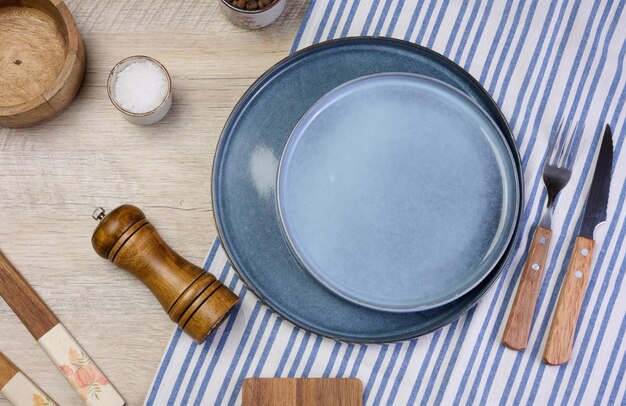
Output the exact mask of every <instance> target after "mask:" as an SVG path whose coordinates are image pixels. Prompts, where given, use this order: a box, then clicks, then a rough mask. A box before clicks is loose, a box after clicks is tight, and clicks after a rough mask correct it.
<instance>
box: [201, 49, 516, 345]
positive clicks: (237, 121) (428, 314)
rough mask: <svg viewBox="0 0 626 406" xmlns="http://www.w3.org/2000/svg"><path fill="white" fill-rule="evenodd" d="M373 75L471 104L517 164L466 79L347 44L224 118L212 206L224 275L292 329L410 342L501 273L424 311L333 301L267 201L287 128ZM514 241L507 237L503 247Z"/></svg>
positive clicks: (301, 63)
mask: <svg viewBox="0 0 626 406" xmlns="http://www.w3.org/2000/svg"><path fill="white" fill-rule="evenodd" d="M382 72H407V73H415V74H420V75H424V76H428V77H431V78H434V79H437V80H440V81H442V82H444V83H446V84H448V85H450V86H452V87H454V88H456V89H458V90H460V91H461V92H463V93H464V94H466V95H467V96H469V97H470V98H472V99H473V100H474V101H475V102H476V103H477V104H478V105H479V106H480V107H481V108H482V109H484V110H485V111H486V112H487V114H489V116H490V117H491V119H492V120H493V121H494V122H495V123H496V125H497V126H498V128H499V129H500V131H501V132H502V134H503V135H504V137H505V138H506V140H507V142H508V147H509V149H510V151H511V153H512V155H513V158H514V160H515V163H516V167H517V173H518V175H517V179H516V182H517V184H518V188H517V190H519V191H520V192H519V196H518V198H517V205H516V208H515V210H514V211H515V224H516V225H515V227H514V229H515V230H514V232H513V234H515V233H516V232H517V229H518V225H517V224H518V222H519V221H518V220H519V216H520V212H521V208H522V182H521V179H520V177H519V173H521V171H520V163H519V162H520V161H519V156H518V152H517V148H516V146H515V142H514V140H513V136H512V134H511V131H510V129H509V127H508V124H507V122H506V120H505V118H504V117H503V115H502V113H501V112H500V110H499V109H498V107H497V105H496V104H495V102H494V101H493V100H492V99H491V97H490V96H489V94H488V93H487V92H486V91H485V90H484V89H483V88H482V86H481V85H480V84H479V83H478V82H477V81H476V80H475V79H473V78H472V77H471V76H470V75H469V74H468V73H467V72H465V71H464V70H463V69H461V68H460V67H459V66H458V65H456V64H454V63H453V62H451V61H450V60H448V59H447V58H445V57H443V56H441V55H439V54H437V53H435V52H433V51H431V50H429V49H427V48H424V47H421V46H418V45H414V44H411V43H408V42H405V41H400V40H394V39H383V38H366V37H362V38H348V39H339V40H333V41H328V42H324V43H321V44H318V45H314V46H311V47H308V48H305V49H303V50H301V51H299V52H297V53H295V54H293V55H291V56H289V57H287V58H286V59H284V60H282V61H281V62H279V63H278V64H276V65H275V66H274V67H272V68H271V69H269V70H268V71H267V72H266V73H265V74H264V75H263V76H261V77H260V78H259V79H258V80H257V81H256V82H255V83H254V84H253V85H252V86H251V87H250V88H249V89H248V91H247V92H246V93H245V94H244V95H243V96H242V98H241V100H240V101H239V103H238V104H237V105H236V106H235V108H234V110H233V112H232V113H231V115H230V117H229V118H228V120H227V122H226V124H225V127H224V129H223V132H222V135H221V137H220V140H219V142H218V146H217V150H216V153H215V159H214V165H213V183H212V194H213V206H214V207H213V208H214V214H215V221H216V224H217V228H218V233H219V237H220V239H221V241H222V245H223V247H224V249H225V251H226V253H227V255H228V257H229V259H230V262H231V264H232V266H233V268H234V269H235V270H236V271H237V273H238V274H239V276H240V277H241V278H242V280H243V281H244V282H245V283H246V284H247V285H248V286H249V288H250V289H251V290H252V291H253V292H254V293H255V294H256V295H257V296H258V297H259V298H260V299H261V300H263V301H264V302H265V303H266V304H267V305H268V306H270V307H271V308H272V309H274V310H275V311H276V312H278V313H279V314H280V315H282V316H283V317H284V318H286V319H287V320H289V321H291V322H292V323H294V324H295V325H297V326H299V327H302V328H304V329H307V330H309V331H312V332H314V333H318V334H321V335H324V336H327V337H331V338H335V339H339V340H344V341H351V342H390V341H396V340H402V339H408V338H413V337H416V336H420V335H423V334H426V333H428V332H431V331H433V330H435V329H438V328H440V327H442V326H444V325H446V324H448V323H450V322H452V321H454V320H456V319H457V318H458V317H460V316H461V315H462V314H464V313H465V312H466V311H468V310H469V309H470V308H471V307H472V306H473V305H474V304H475V303H476V302H477V300H478V299H479V298H480V297H481V296H482V295H484V293H485V292H486V291H487V290H488V289H489V287H490V286H491V285H492V284H493V282H494V281H495V280H496V279H497V277H498V275H499V274H500V272H501V271H502V268H503V266H504V265H505V263H506V261H507V258H508V256H509V254H510V251H511V249H512V244H511V243H509V244H508V247H507V249H506V251H505V253H504V254H503V255H502V257H501V259H500V261H499V262H498V265H496V266H495V267H494V269H493V270H492V271H491V272H490V273H489V274H488V275H487V276H486V277H485V278H484V279H483V280H482V282H480V283H479V284H478V285H477V286H476V287H474V288H473V289H471V290H470V291H469V292H468V293H466V294H465V295H463V296H461V297H460V298H458V299H456V300H454V301H452V302H450V303H447V304H445V305H443V306H439V307H436V308H434V309H430V310H425V311H420V312H411V313H390V312H384V311H379V310H373V309H368V308H365V307H362V306H359V305H356V304H354V303H351V302H349V301H347V300H345V299H342V298H340V297H339V296H336V295H335V294H333V293H332V292H330V291H329V290H328V289H326V288H325V287H324V286H322V285H321V284H320V283H319V282H318V281H317V280H316V279H315V278H313V277H312V276H311V275H310V273H309V272H307V271H306V270H304V269H302V268H301V267H300V266H299V263H298V261H297V260H296V259H295V258H294V257H293V255H292V254H291V251H290V249H289V247H288V244H287V243H286V241H285V240H284V238H283V235H282V233H281V226H280V220H279V216H278V209H277V204H276V177H277V170H278V162H279V159H280V156H281V153H282V151H283V148H284V146H285V144H286V142H287V139H288V138H289V136H290V134H291V132H292V130H293V129H294V127H295V125H296V123H297V122H298V121H299V120H300V118H301V117H302V116H303V115H304V114H305V113H306V111H307V110H309V108H310V107H311V106H312V105H313V104H314V103H315V102H317V101H318V100H319V99H320V98H321V97H322V96H323V95H324V94H326V93H328V92H329V91H330V90H332V89H334V88H336V87H337V86H339V85H341V84H343V83H346V82H348V81H351V80H353V79H356V78H359V77H362V76H366V75H371V74H375V73H382ZM513 240H514V235H513V236H512V238H511V241H513Z"/></svg>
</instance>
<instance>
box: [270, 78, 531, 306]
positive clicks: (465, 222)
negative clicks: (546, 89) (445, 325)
mask: <svg viewBox="0 0 626 406" xmlns="http://www.w3.org/2000/svg"><path fill="white" fill-rule="evenodd" d="M516 181H517V173H516V164H515V160H514V158H513V154H511V151H510V149H509V147H508V145H507V142H506V139H505V138H504V136H503V135H502V132H501V131H500V129H499V128H498V126H497V125H496V124H495V123H494V122H493V120H492V119H491V118H490V117H489V115H488V114H487V113H485V111H484V110H483V109H482V108H480V106H478V105H477V104H476V103H475V102H474V101H473V100H472V99H471V98H469V97H468V96H466V95H465V94H464V93H462V92H460V91H458V90H456V88H454V87H452V86H449V85H446V84H445V83H443V82H441V81H438V80H435V79H432V78H429V77H427V76H422V75H414V74H409V73H379V74H374V75H370V76H365V77H362V78H359V79H355V80H353V81H350V82H348V83H345V84H343V85H340V86H338V87H337V88H335V89H333V90H331V91H330V92H328V93H327V94H326V95H324V96H323V97H322V98H321V99H320V100H319V101H317V102H316V103H315V104H314V105H313V107H311V108H310V109H309V110H308V111H307V112H306V114H305V115H304V116H303V117H302V119H300V121H299V122H298V124H297V125H296V127H295V128H294V130H293V132H292V134H291V136H290V137H289V140H288V141H287V144H286V146H285V149H284V150H283V154H282V156H281V159H280V164H279V169H278V183H277V198H278V209H279V214H280V220H281V225H282V227H283V231H284V235H285V237H286V241H287V243H288V244H289V247H290V248H291V250H292V252H293V253H294V255H295V257H296V258H297V259H298V260H299V262H300V264H301V265H302V266H303V267H304V268H305V269H307V270H308V271H309V272H310V273H311V275H313V277H315V278H316V279H317V280H318V281H319V282H320V283H321V284H322V285H324V286H325V287H327V288H328V289H330V290H331V291H332V292H334V293H335V294H337V295H339V296H341V297H343V298H344V299H346V300H349V301H351V302H353V303H356V304H359V305H361V306H365V307H368V308H371V309H376V310H382V311H388V312H400V313H402V312H416V311H420V310H428V309H432V308H435V307H438V306H441V305H443V304H446V303H449V302H451V301H453V300H454V299H456V298H459V297H461V296H462V295H463V294H465V293H467V292H468V291H469V290H470V289H472V288H473V287H475V286H476V285H477V284H478V283H480V281H482V280H483V279H484V278H485V277H486V276H487V275H488V274H489V272H490V271H491V270H492V269H493V268H494V267H495V266H496V265H497V264H498V261H499V260H500V258H501V257H502V254H504V252H505V250H506V248H507V247H508V245H509V241H510V238H511V236H512V235H513V230H514V229H515V224H516V220H515V219H516V212H515V209H516V206H517V203H518V198H519V196H520V193H519V190H518V185H517V182H516Z"/></svg>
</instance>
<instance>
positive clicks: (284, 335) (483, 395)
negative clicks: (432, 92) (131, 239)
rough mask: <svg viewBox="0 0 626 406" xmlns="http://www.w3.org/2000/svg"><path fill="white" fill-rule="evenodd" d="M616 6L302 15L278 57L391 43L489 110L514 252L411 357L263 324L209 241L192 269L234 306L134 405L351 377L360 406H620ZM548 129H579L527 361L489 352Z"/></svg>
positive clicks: (328, 10)
mask: <svg viewBox="0 0 626 406" xmlns="http://www.w3.org/2000/svg"><path fill="white" fill-rule="evenodd" d="M625 6H626V2H624V1H622V0H616V1H607V0H587V1H584V2H583V1H581V0H552V1H538V0H534V1H525V0H503V1H495V0H487V1H463V0H457V1H448V0H410V1H409V0H406V1H405V0H371V1H366V0H344V1H340V0H318V1H315V0H313V1H312V2H311V4H310V6H309V8H308V10H307V13H306V15H305V17H304V21H303V22H302V26H301V28H300V30H299V32H298V34H297V37H296V39H295V41H294V45H293V50H296V49H299V48H302V47H305V46H307V45H309V44H312V43H316V42H319V41H323V40H326V39H330V38H335V37H345V36H355V35H380V36H392V37H396V38H402V39H406V40H409V41H413V42H416V43H419V44H422V45H425V46H427V47H430V48H432V49H434V50H436V51H438V52H440V53H442V54H444V55H446V56H448V57H449V58H451V59H452V60H454V61H455V62H457V63H458V64H460V65H461V66H463V67H464V68H465V69H467V70H468V71H469V72H470V73H471V74H472V75H473V76H474V77H476V78H477V79H478V80H479V81H480V82H481V83H482V84H483V85H484V86H485V88H486V89H487V90H488V91H489V92H490V93H491V94H492V95H493V97H494V99H495V100H496V101H497V103H498V104H499V105H500V107H501V108H502V110H503V112H504V114H505V116H506V117H507V119H508V120H509V122H510V124H511V127H512V129H513V133H514V134H516V137H517V138H516V139H517V145H518V146H519V149H520V152H521V155H522V159H523V169H524V180H525V187H526V202H525V210H524V214H523V223H522V232H521V233H520V234H519V237H518V239H517V241H515V248H516V249H515V251H514V253H513V255H512V257H511V259H510V261H509V263H508V266H507V267H506V269H505V271H504V272H503V274H502V276H501V278H500V279H499V280H498V281H497V282H496V284H495V285H494V287H493V288H492V289H491V291H490V292H489V293H488V294H487V295H486V296H485V297H484V298H483V299H482V301H481V302H480V303H479V304H478V306H477V307H475V308H474V309H473V310H471V311H470V312H469V313H467V315H465V316H464V317H462V318H461V319H459V320H458V321H456V322H454V323H452V324H451V325H449V326H447V327H445V328H442V329H440V330H438V331H436V332H434V333H432V334H429V335H427V336H424V337H420V338H418V339H414V340H410V341H404V342H399V343H394V344H388V345H355V344H347V343H338V342H335V341H332V340H329V339H325V338H322V337H319V336H316V335H314V334H311V333H308V332H306V331H303V330H300V329H298V328H296V327H294V326H293V325H291V324H290V323H289V322H287V321H285V320H283V319H282V318H280V317H278V316H277V315H276V314H274V313H273V312H272V311H271V310H270V309H268V308H267V307H266V306H264V305H263V304H261V303H260V302H259V301H258V300H257V299H256V298H255V297H254V295H253V294H252V293H251V292H249V291H248V290H247V289H246V287H245V286H244V285H243V284H242V283H241V282H240V281H239V279H238V278H237V277H236V275H235V273H234V272H233V270H232V269H231V268H230V266H229V264H228V262H227V259H226V256H225V254H224V252H223V250H222V248H221V247H220V244H219V241H216V242H215V243H214V244H213V247H212V248H211V251H210V253H209V255H208V258H207V261H206V264H205V269H208V270H210V271H211V272H213V273H214V274H216V275H219V277H220V278H221V279H222V280H223V281H225V283H226V284H227V285H228V286H230V288H231V289H234V291H235V292H237V293H238V294H239V295H240V296H241V297H242V298H243V304H242V306H241V308H240V309H239V311H238V312H237V313H236V314H234V315H233V316H231V317H230V318H229V319H228V321H227V322H226V323H225V324H224V325H223V326H222V327H221V328H220V330H219V331H218V332H217V333H216V334H214V335H212V336H211V337H210V338H209V339H208V341H207V342H206V343H204V344H203V345H199V346H198V345H195V344H194V343H192V340H191V339H190V338H189V337H187V336H186V335H184V334H181V331H180V330H176V331H175V332H174V335H173V336H172V340H171V343H170V345H169V347H168V349H167V351H166V353H165V355H164V357H163V360H162V363H161V366H160V368H159V371H158V373H157V375H156V377H155V380H154V383H153V385H152V389H151V390H150V392H149V393H148V397H147V400H146V404H158V405H165V404H169V405H180V404H203V405H227V404H228V405H230V404H238V403H240V402H241V384H242V381H243V379H244V378H246V377H307V376H310V377H347V376H351V377H358V378H360V379H361V380H362V382H363V385H364V390H365V392H364V399H365V403H366V404H369V405H378V404H402V405H404V404H416V403H421V404H441V403H443V404H469V403H472V404H489V405H493V404H520V403H523V404H530V403H534V404H551V405H553V404H566V403H569V404H594V403H595V404H611V405H617V404H625V403H626V399H625V393H624V392H625V391H626V379H625V378H624V372H625V370H626V359H625V353H626V344H625V343H624V335H625V333H626V283H625V282H624V276H625V275H626V263H625V256H626V244H623V243H622V241H624V238H625V237H626V226H625V225H624V221H625V218H626V209H625V208H624V200H625V196H626V152H624V151H623V146H624V141H625V139H626V127H625V123H624V121H625V119H626V110H625V109H624V102H625V101H626V70H625V67H624V61H625V56H626V24H625V21H626V13H625V12H624V7H625ZM562 118H563V119H565V120H571V121H575V120H579V121H581V122H584V123H586V129H585V132H584V134H578V138H577V139H576V141H575V142H576V145H577V146H578V155H577V158H576V165H575V171H574V174H573V176H572V180H571V181H570V183H569V185H568V187H567V188H566V189H565V190H564V191H563V192H562V193H561V197H560V202H559V204H558V205H557V212H556V213H555V216H554V217H555V218H554V222H553V229H554V236H555V237H554V238H553V241H552V245H553V248H552V250H551V251H550V253H549V255H548V263H549V267H548V270H547V273H546V277H545V282H544V284H543V285H542V288H541V293H540V296H539V297H540V299H539V303H538V306H537V310H536V313H535V314H536V316H535V324H534V327H533V329H532V333H531V337H530V341H529V345H528V348H527V349H526V351H524V352H515V351H511V350H508V349H506V348H505V347H503V346H502V345H501V344H500V338H501V334H502V327H503V322H504V321H505V320H506V319H505V317H506V315H507V312H508V308H509V306H510V305H511V301H512V299H513V293H514V291H515V286H516V284H517V280H518V278H519V275H520V273H521V267H522V264H523V260H524V257H525V253H526V250H527V248H528V244H529V237H530V236H531V235H532V231H533V228H534V225H535V224H537V222H538V220H539V217H540V215H541V210H542V208H543V207H544V205H545V193H544V191H543V185H542V182H541V174H540V168H541V166H542V162H543V159H544V156H545V154H546V148H547V145H548V140H549V136H550V134H554V133H555V130H556V127H557V125H558V123H559V121H560V120H561V119H562ZM606 122H608V123H610V124H611V126H612V127H613V132H614V141H613V142H614V145H615V161H614V174H613V180H612V185H611V198H610V202H609V208H608V213H609V214H608V221H607V223H606V226H605V228H604V229H603V230H601V232H599V233H597V236H596V237H597V238H596V240H597V251H596V259H595V262H594V263H595V266H594V269H593V276H592V277H591V281H590V284H589V287H588V290H587V295H586V297H585V301H584V304H583V308H582V312H581V315H580V320H579V325H578V330H577V335H576V342H575V346H574V352H573V354H574V355H573V359H572V360H571V361H570V362H569V363H568V364H566V365H564V366H560V367H552V366H546V365H545V364H543V363H542V362H541V354H542V351H543V345H544V339H545V337H546V335H547V334H546V332H547V331H546V330H547V328H548V327H549V322H550V316H551V314H552V311H553V309H554V306H555V302H556V298H557V293H558V290H559V287H560V286H561V282H562V280H563V272H562V270H563V267H564V266H565V265H566V264H567V261H568V259H569V250H570V249H571V247H572V244H573V239H574V236H575V231H576V229H577V224H578V222H579V217H580V212H581V210H582V208H583V206H584V201H585V196H586V193H587V191H588V188H589V179H590V177H589V176H588V173H589V171H590V168H593V161H594V157H595V152H596V147H597V146H598V140H599V137H600V133H601V129H602V127H603V126H604V124H605V123H606Z"/></svg>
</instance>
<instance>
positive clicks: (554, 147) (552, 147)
mask: <svg viewBox="0 0 626 406" xmlns="http://www.w3.org/2000/svg"><path fill="white" fill-rule="evenodd" d="M562 129H563V119H561V121H560V122H559V126H558V127H557V129H556V137H555V138H554V141H552V144H551V145H550V147H549V148H550V151H549V152H548V158H547V159H546V165H551V164H552V161H553V160H554V153H555V151H556V150H557V149H558V147H557V144H558V143H559V139H560V138H561V130H562Z"/></svg>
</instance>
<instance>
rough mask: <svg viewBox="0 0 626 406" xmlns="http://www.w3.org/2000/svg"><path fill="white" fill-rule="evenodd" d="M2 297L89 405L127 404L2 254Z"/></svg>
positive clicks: (0, 254)
mask: <svg viewBox="0 0 626 406" xmlns="http://www.w3.org/2000/svg"><path fill="white" fill-rule="evenodd" d="M0 295H1V296H2V297H3V298H4V300H5V301H6V302H7V304H8V305H9V307H11V309H13V311H14V312H15V314H16V315H17V317H18V318H19V319H20V320H21V321H22V323H24V325H25V326H26V328H27V329H28V331H30V333H31V334H32V335H33V337H35V340H37V342H38V343H39V345H41V347H42V348H43V349H44V350H45V351H46V353H47V354H48V356H49V357H50V359H51V360H52V361H53V362H54V364H55V366H56V367H57V368H58V369H59V370H60V371H61V373H62V374H63V375H64V376H65V378H66V379H67V381H68V382H69V383H70V385H72V387H73V388H74V389H75V390H76V392H77V393H78V395H79V396H80V397H81V399H82V400H83V401H84V402H85V403H86V404H87V405H89V406H99V405H103V406H104V405H106V406H120V405H123V404H124V399H122V397H121V396H120V394H119V393H118V392H117V391H116V390H115V388H114V387H113V385H111V383H110V382H109V381H108V379H106V377H104V375H103V374H102V372H100V370H99V369H98V368H97V367H96V365H95V364H94V363H93V361H91V359H90V358H89V356H88V355H87V353H86V352H85V351H84V350H83V349H82V348H81V347H80V346H79V345H78V343H77V342H76V340H74V338H72V336H71V335H70V334H69V333H68V332H67V330H66V329H65V327H64V326H63V324H61V322H60V321H59V319H58V318H57V317H56V316H55V315H54V313H52V310H50V308H49V307H48V306H47V305H46V304H45V303H44V301H43V300H42V299H41V298H40V297H39V295H38V294H37V292H35V291H34V290H33V288H32V287H31V286H30V285H29V284H28V282H26V280H25V279H24V277H23V276H22V275H20V273H19V272H18V271H17V270H16V269H15V268H14V267H13V265H12V264H11V263H10V262H9V260H8V259H7V258H6V257H5V256H4V255H3V254H2V252H0Z"/></svg>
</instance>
